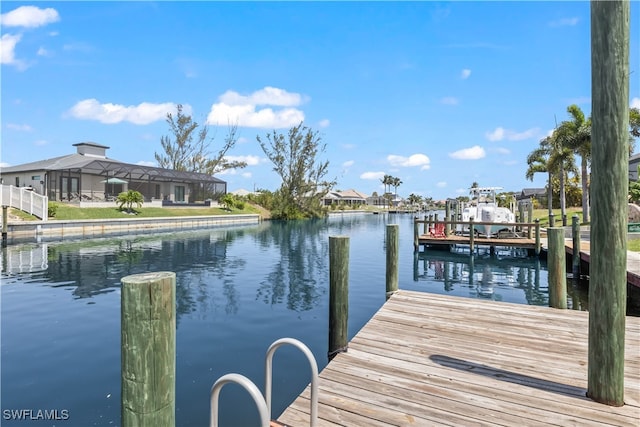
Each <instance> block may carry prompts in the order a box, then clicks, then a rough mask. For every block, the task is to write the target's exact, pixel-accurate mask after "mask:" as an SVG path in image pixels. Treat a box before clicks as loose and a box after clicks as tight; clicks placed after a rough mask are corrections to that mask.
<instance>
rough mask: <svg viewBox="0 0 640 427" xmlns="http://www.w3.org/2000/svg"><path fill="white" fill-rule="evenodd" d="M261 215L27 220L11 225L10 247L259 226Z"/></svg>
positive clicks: (11, 223)
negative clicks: (232, 226) (129, 235)
mask: <svg viewBox="0 0 640 427" xmlns="http://www.w3.org/2000/svg"><path fill="white" fill-rule="evenodd" d="M260 220H261V219H260V215H258V214H244V215H210V216H183V217H169V218H167V217H165V218H118V219H108V220H104V219H101V220H73V221H70V220H69V221H67V220H49V221H23V222H10V223H8V224H7V244H9V245H11V244H16V243H29V242H43V241H46V242H51V241H62V240H72V239H73V240H81V239H92V238H100V237H109V236H122V235H127V234H148V233H154V232H158V231H162V232H167V231H188V230H196V229H206V228H213V227H222V226H229V225H245V224H257V223H259V222H260Z"/></svg>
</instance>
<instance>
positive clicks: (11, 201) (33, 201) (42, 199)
mask: <svg viewBox="0 0 640 427" xmlns="http://www.w3.org/2000/svg"><path fill="white" fill-rule="evenodd" d="M27 188H28V187H14V186H13V185H4V184H3V185H0V198H1V199H2V206H11V207H12V208H16V209H20V210H21V211H25V212H28V213H30V214H31V215H34V216H37V217H38V218H40V219H42V220H43V221H46V220H47V217H48V208H49V201H48V200H47V197H46V196H42V195H40V194H38V193H36V192H35V191H33V190H30V189H29V190H28V189H27Z"/></svg>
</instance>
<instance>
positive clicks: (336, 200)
mask: <svg viewBox="0 0 640 427" xmlns="http://www.w3.org/2000/svg"><path fill="white" fill-rule="evenodd" d="M322 203H323V205H324V206H331V205H333V204H342V205H348V206H353V205H365V204H367V196H366V195H365V194H362V193H360V192H358V191H356V190H346V191H330V192H328V193H327V194H326V195H325V196H324V198H323V199H322Z"/></svg>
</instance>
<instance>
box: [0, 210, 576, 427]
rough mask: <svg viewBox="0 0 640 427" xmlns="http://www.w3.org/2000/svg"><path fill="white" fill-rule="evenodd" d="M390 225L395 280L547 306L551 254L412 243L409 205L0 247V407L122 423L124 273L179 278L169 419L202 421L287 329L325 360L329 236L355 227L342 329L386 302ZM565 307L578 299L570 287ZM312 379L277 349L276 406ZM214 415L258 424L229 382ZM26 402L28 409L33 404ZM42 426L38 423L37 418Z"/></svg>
mask: <svg viewBox="0 0 640 427" xmlns="http://www.w3.org/2000/svg"><path fill="white" fill-rule="evenodd" d="M387 224H399V229H400V253H399V264H400V272H399V283H400V288H401V289H410V290H419V291H424V292H432V293H439V294H448V295H456V296H461V297H468V298H482V299H492V300H496V301H507V302H513V303H520V304H534V305H547V304H548V292H547V270H546V263H545V262H544V261H539V260H537V259H535V258H527V257H526V253H524V254H523V253H520V252H518V251H514V250H504V251H502V250H498V251H497V252H496V253H495V254H494V255H489V253H488V252H487V253H484V252H480V253H479V254H476V255H474V256H473V257H471V256H470V255H469V253H468V249H466V250H465V249H464V248H459V249H456V250H455V251H453V252H451V253H449V252H441V251H428V252H426V253H423V252H421V253H420V254H418V255H415V254H414V251H413V225H412V216H411V215H408V214H380V215H372V214H353V213H352V214H343V215H332V216H331V217H330V218H327V219H323V220H314V221H299V222H296V221H291V222H276V221H273V222H263V223H261V224H257V225H254V226H242V227H235V228H219V229H210V230H206V231H196V232H189V233H186V232H181V233H166V234H161V233H158V234H155V235H151V236H150V235H144V236H124V237H122V238H114V239H97V240H90V241H76V242H73V241H71V242H60V243H40V244H29V245H22V246H11V247H8V248H3V249H2V285H1V287H0V289H1V294H0V296H1V331H0V332H1V356H2V359H1V368H2V376H1V387H2V388H1V391H2V394H1V409H2V413H3V422H2V425H6V426H12V425H16V426H21V427H25V426H30V425H34V426H40V425H44V424H43V423H42V421H9V420H8V416H7V414H8V412H7V410H9V411H10V410H21V409H31V410H33V411H37V410H58V411H59V412H60V411H63V410H64V411H67V412H66V413H67V414H68V417H69V419H68V420H66V421H62V422H59V424H60V425H65V426H117V425H120V280H121V278H122V277H124V276H127V275H130V274H136V273H143V272H149V271H174V272H176V275H177V335H176V339H177V366H176V424H177V425H178V426H204V425H207V424H208V418H209V391H210V389H211V386H212V385H213V383H214V382H215V381H216V380H217V379H218V378H219V377H220V376H222V375H224V374H227V373H232V372H235V373H239V374H242V375H245V376H247V377H249V378H250V379H251V380H252V381H254V382H255V383H256V385H257V386H258V387H259V388H260V389H262V388H263V385H264V357H265V352H266V350H267V348H268V346H269V345H270V344H271V343H272V342H273V341H275V340H277V339H279V338H282V337H292V338H297V339H299V340H301V341H302V342H304V343H305V344H306V345H308V346H309V348H310V349H311V351H312V352H313V354H314V355H315V357H316V359H317V361H318V365H319V368H320V369H322V368H323V367H324V366H325V365H326V363H327V347H328V338H327V328H328V311H329V308H328V299H329V295H328V277H329V265H328V264H329V249H328V247H329V236H337V235H345V236H349V237H350V252H349V267H350V272H349V286H350V288H349V338H351V337H353V336H354V335H355V334H356V332H357V331H358V330H359V329H360V328H361V327H362V326H363V325H364V324H365V323H366V322H367V321H368V320H369V319H370V318H371V317H372V316H373V314H374V313H375V312H376V311H377V310H378V309H379V308H380V307H381V306H382V304H383V303H384V301H385V259H386V258H385V230H386V225H387ZM569 304H570V306H572V307H573V308H575V309H580V308H581V307H583V306H584V304H585V302H584V296H581V295H577V294H572V295H571V296H570V298H569ZM308 382H309V368H308V365H307V362H306V359H305V358H304V356H303V355H302V354H300V353H299V352H298V351H297V350H296V349H294V348H288V347H283V348H281V349H280V350H278V351H277V352H276V354H275V358H274V380H273V384H274V387H273V396H274V402H273V416H274V417H275V416H277V415H278V414H279V413H280V412H281V411H283V410H284V409H285V408H286V406H288V405H289V404H290V403H291V402H292V401H293V400H294V399H295V397H296V396H297V395H298V394H299V393H300V392H301V391H302V390H303V389H304V387H305V386H306V384H307V383H308ZM220 405H221V413H220V421H221V425H223V426H245V425H257V420H258V416H257V411H256V410H255V409H253V408H254V405H253V403H252V401H250V399H249V398H248V397H247V396H246V395H245V393H244V391H243V390H242V389H241V388H240V387H238V386H234V385H229V386H226V387H225V388H224V389H223V390H222V394H221V399H220ZM34 413H35V412H34ZM45 424H46V423H45Z"/></svg>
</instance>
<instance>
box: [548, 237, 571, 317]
mask: <svg viewBox="0 0 640 427" xmlns="http://www.w3.org/2000/svg"><path fill="white" fill-rule="evenodd" d="M547 242H548V253H547V266H548V268H549V306H550V307H553V308H567V262H566V259H567V254H566V252H565V247H564V228H562V227H551V228H547Z"/></svg>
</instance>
